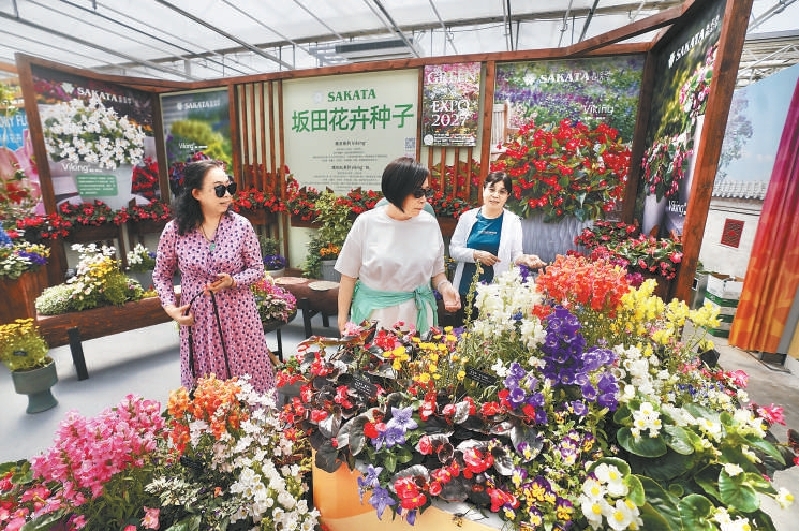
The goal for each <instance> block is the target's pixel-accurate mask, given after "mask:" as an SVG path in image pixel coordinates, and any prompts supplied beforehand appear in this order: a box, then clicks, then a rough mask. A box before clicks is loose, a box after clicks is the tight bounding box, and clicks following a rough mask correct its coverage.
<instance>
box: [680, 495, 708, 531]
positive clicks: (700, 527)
mask: <svg viewBox="0 0 799 531" xmlns="http://www.w3.org/2000/svg"><path fill="white" fill-rule="evenodd" d="M679 508H680V514H681V515H682V528H683V529H686V530H688V529H690V530H691V531H716V524H714V523H713V522H712V521H711V520H710V517H711V516H713V513H714V511H715V507H714V506H713V504H712V503H710V500H708V499H707V498H705V497H704V496H700V495H699V494H690V495H688V496H686V497H685V498H683V499H682V500H681V501H680V506H679Z"/></svg>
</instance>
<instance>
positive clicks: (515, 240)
mask: <svg viewBox="0 0 799 531" xmlns="http://www.w3.org/2000/svg"><path fill="white" fill-rule="evenodd" d="M512 189H513V181H512V180H511V178H510V177H508V176H507V175H506V174H505V173H504V172H493V173H489V174H488V176H487V177H486V180H485V182H484V183H483V206H481V207H478V208H473V209H471V210H467V211H466V212H464V213H463V214H461V217H460V218H459V219H458V225H457V226H456V227H455V233H454V234H453V235H452V240H451V241H450V244H449V254H450V256H451V257H452V259H453V260H455V261H456V262H457V263H458V265H457V267H456V269H455V279H454V282H453V284H454V285H455V288H456V289H457V290H458V292H459V294H460V296H461V298H465V297H466V294H467V293H468V292H469V288H470V286H471V283H472V279H473V278H474V273H475V269H476V267H477V266H476V264H477V263H480V264H482V265H483V268H482V270H483V271H482V273H481V274H480V277H479V278H480V281H481V282H491V281H492V280H493V278H494V276H495V275H499V274H500V273H501V272H502V271H505V270H507V269H508V268H509V267H510V266H511V265H512V264H515V265H526V266H528V267H531V268H536V267H543V266H544V262H542V261H541V260H540V259H539V258H538V256H536V255H529V254H524V252H523V251H522V223H521V220H520V219H519V216H517V215H516V214H514V213H513V212H510V211H509V210H506V209H505V203H506V202H507V201H508V194H509V193H510V191H511V190H512Z"/></svg>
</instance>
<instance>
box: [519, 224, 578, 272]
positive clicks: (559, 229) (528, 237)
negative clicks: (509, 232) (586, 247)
mask: <svg viewBox="0 0 799 531" xmlns="http://www.w3.org/2000/svg"><path fill="white" fill-rule="evenodd" d="M592 224H593V222H591V221H580V220H579V219H577V218H575V217H574V216H568V217H565V218H561V219H559V220H557V221H552V222H550V223H545V222H544V215H543V214H541V213H535V214H533V215H531V216H530V217H529V218H527V219H522V249H523V250H524V252H525V253H527V254H536V255H538V257H539V258H540V259H541V260H543V261H544V262H547V263H550V262H554V261H555V257H557V256H558V255H559V254H566V251H569V250H576V249H577V245H575V243H574V238H575V237H576V236H577V235H578V234H580V232H581V231H582V230H583V229H584V228H585V227H590V226H591V225H592Z"/></svg>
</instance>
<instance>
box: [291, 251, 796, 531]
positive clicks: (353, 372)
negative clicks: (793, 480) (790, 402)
mask: <svg viewBox="0 0 799 531" xmlns="http://www.w3.org/2000/svg"><path fill="white" fill-rule="evenodd" d="M652 289H653V283H652V282H651V281H648V282H644V283H643V284H642V285H641V286H640V287H639V288H631V287H630V285H629V282H628V280H627V279H626V272H625V271H624V270H623V269H621V268H619V267H616V266H612V265H610V264H608V263H606V262H603V261H599V262H590V261H589V260H587V259H586V258H584V257H575V256H571V257H563V256H561V257H558V259H557V260H556V262H555V263H554V264H552V265H550V266H548V267H547V268H546V270H545V272H544V273H542V274H540V275H539V277H538V279H537V280H536V282H535V283H533V282H532V280H530V279H525V278H523V277H522V276H521V275H520V274H519V273H518V272H515V271H510V272H508V273H505V274H503V275H502V276H500V277H499V278H498V279H497V281H496V282H495V283H494V284H491V285H487V286H480V287H479V288H478V292H477V297H476V307H477V308H478V309H479V311H480V313H479V317H478V319H477V320H475V321H474V322H472V323H469V324H468V328H467V329H466V330H460V329H454V330H453V329H446V330H439V329H434V330H432V331H431V333H430V334H429V335H425V336H424V337H419V336H418V335H417V334H415V333H414V331H413V330H410V331H409V330H405V329H403V327H402V326H398V327H396V328H395V329H393V330H375V329H372V328H371V327H369V326H368V324H364V325H363V326H355V325H350V326H349V329H348V337H347V338H345V339H344V340H332V339H331V340H327V339H324V338H311V339H309V340H308V341H306V342H304V343H301V344H300V346H299V347H298V354H297V362H298V368H296V369H290V370H291V371H292V373H293V378H292V380H293V381H295V382H296V381H297V380H298V379H299V381H300V382H304V384H303V385H301V387H300V391H299V395H298V396H295V397H292V398H291V399H290V402H289V404H288V405H287V406H286V407H285V408H284V410H283V418H284V419H285V420H286V421H287V422H289V423H290V424H293V425H294V426H295V427H296V428H297V429H298V430H302V431H304V432H306V433H308V435H309V436H310V441H311V444H312V446H313V448H314V450H315V452H316V453H315V466H316V467H318V468H319V469H320V470H322V471H326V472H328V473H333V472H337V471H338V470H339V468H340V467H341V466H342V465H345V466H348V467H350V468H356V467H357V468H358V470H359V471H360V473H361V475H362V477H361V478H360V479H358V480H357V484H358V488H359V493H360V494H361V495H362V496H363V500H364V503H369V504H370V505H371V506H372V508H373V509H374V511H375V514H376V517H378V518H381V519H384V520H391V519H393V518H394V517H395V515H396V516H398V517H399V518H402V519H404V520H406V521H407V522H408V523H410V524H415V525H417V526H420V525H425V526H426V525H427V524H426V520H424V518H425V511H426V510H427V509H428V508H429V507H430V506H431V504H432V503H433V501H434V500H435V501H447V502H468V503H469V504H471V506H472V509H470V510H473V511H476V512H478V513H479V512H486V513H489V512H490V513H496V514H498V515H499V517H501V518H502V519H503V520H506V521H507V523H508V525H510V526H512V527H514V528H523V529H616V530H620V529H657V530H679V529H709V530H712V529H727V528H728V526H727V524H728V523H729V522H735V525H738V526H744V525H750V526H752V527H754V525H755V523H757V525H758V526H759V527H760V528H762V529H773V525H771V520H770V518H769V516H768V515H767V514H765V513H764V512H763V511H762V510H761V507H760V498H759V496H769V497H773V498H775V499H777V501H779V502H780V503H783V504H787V503H789V502H790V500H791V499H792V496H791V495H790V494H789V493H787V492H786V491H779V492H778V491H777V490H776V489H775V488H774V487H773V486H772V485H771V483H770V481H769V480H768V479H767V477H769V476H770V475H771V474H772V473H773V471H774V470H775V469H782V468H785V467H787V466H792V465H793V464H795V462H796V457H795V456H794V455H793V453H792V452H791V451H789V450H788V449H787V448H786V447H780V446H779V445H775V444H773V443H772V442H769V440H768V438H767V431H768V429H769V428H770V427H772V423H774V422H779V421H780V420H781V412H780V410H779V408H776V407H774V406H772V407H771V408H767V411H764V410H763V408H758V407H754V406H752V407H750V406H749V405H748V403H747V401H748V400H747V397H746V393H745V391H744V389H743V387H744V385H745V378H743V377H742V374H741V373H740V372H729V371H723V370H721V369H719V368H717V367H707V366H705V365H703V363H702V361H701V358H700V353H702V352H704V351H705V350H707V349H709V348H711V347H712V343H711V342H709V340H708V337H707V334H706V333H705V331H704V329H703V328H702V326H705V325H708V324H712V323H714V322H717V320H716V316H715V315H714V312H713V311H712V310H711V309H710V308H709V307H705V308H701V309H699V310H689V309H688V308H687V306H685V305H684V304H683V303H681V302H679V301H676V300H675V301H672V302H671V303H669V304H665V303H664V302H663V301H662V300H661V299H659V298H656V297H653V296H652ZM279 379H280V378H279ZM284 380H288V379H286V378H284ZM324 518H325V514H324V512H323V513H322V519H323V522H324ZM736 528H737V527H736ZM741 528H743V527H741Z"/></svg>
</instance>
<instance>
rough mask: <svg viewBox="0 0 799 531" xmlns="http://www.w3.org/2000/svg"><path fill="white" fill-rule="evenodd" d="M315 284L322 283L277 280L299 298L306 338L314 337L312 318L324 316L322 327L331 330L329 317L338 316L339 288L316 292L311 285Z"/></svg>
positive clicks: (297, 278)
mask: <svg viewBox="0 0 799 531" xmlns="http://www.w3.org/2000/svg"><path fill="white" fill-rule="evenodd" d="M315 282H321V281H320V280H317V279H312V278H302V277H279V278H276V279H275V283H276V284H277V285H279V286H280V287H282V288H284V289H285V290H287V291H289V292H291V294H292V295H294V296H295V297H296V298H297V309H299V310H300V311H301V312H302V321H303V325H304V326H305V337H306V338H309V337H311V336H312V335H313V330H312V329H311V318H312V317H313V316H314V315H316V314H322V325H323V326H325V327H326V328H329V327H330V320H329V316H330V315H336V314H338V286H337V285H336V286H335V287H330V289H326V290H315V289H312V288H311V285H312V284H314V283H315ZM336 328H338V326H336ZM336 335H338V333H337V334H336Z"/></svg>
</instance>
